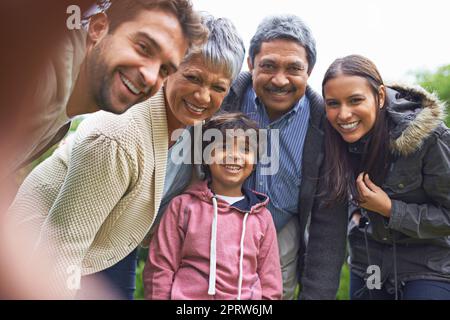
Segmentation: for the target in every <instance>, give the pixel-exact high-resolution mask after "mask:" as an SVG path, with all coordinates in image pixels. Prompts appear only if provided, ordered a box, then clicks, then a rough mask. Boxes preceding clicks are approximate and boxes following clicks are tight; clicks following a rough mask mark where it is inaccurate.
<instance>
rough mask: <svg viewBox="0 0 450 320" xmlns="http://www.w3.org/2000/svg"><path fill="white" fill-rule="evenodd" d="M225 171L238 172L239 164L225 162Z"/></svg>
mask: <svg viewBox="0 0 450 320" xmlns="http://www.w3.org/2000/svg"><path fill="white" fill-rule="evenodd" d="M223 167H225V169H226V170H227V171H229V172H230V173H238V172H240V171H241V170H242V167H241V166H240V165H234V164H225V165H223Z"/></svg>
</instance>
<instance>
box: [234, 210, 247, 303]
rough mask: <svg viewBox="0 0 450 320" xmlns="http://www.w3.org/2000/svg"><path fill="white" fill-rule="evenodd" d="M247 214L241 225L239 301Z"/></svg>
mask: <svg viewBox="0 0 450 320" xmlns="http://www.w3.org/2000/svg"><path fill="white" fill-rule="evenodd" d="M248 214H249V213H248V212H247V213H246V214H245V216H244V222H243V223H242V235H241V252H240V257H239V284H238V297H237V299H238V300H241V291H242V275H243V261H244V238H245V226H246V222H247V217H248Z"/></svg>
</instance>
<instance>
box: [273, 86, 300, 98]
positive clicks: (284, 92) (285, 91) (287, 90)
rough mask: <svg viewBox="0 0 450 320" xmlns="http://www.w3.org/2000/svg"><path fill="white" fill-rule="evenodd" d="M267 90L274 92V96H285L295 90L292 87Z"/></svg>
mask: <svg viewBox="0 0 450 320" xmlns="http://www.w3.org/2000/svg"><path fill="white" fill-rule="evenodd" d="M266 91H267V92H268V93H269V94H272V95H274V96H278V97H283V96H286V95H288V94H290V93H292V92H294V90H293V89H292V88H270V87H269V88H266Z"/></svg>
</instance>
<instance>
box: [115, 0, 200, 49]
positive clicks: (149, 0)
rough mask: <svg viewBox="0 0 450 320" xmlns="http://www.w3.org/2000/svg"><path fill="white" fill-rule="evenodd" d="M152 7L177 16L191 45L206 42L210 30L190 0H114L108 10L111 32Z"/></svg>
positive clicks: (196, 45) (194, 45) (195, 45)
mask: <svg viewBox="0 0 450 320" xmlns="http://www.w3.org/2000/svg"><path fill="white" fill-rule="evenodd" d="M152 9H161V10H164V11H167V12H169V13H172V14H173V15H175V17H177V19H178V21H179V23H180V25H181V28H182V30H183V34H184V36H185V37H186V38H187V39H188V43H189V47H198V46H201V45H203V44H204V43H205V42H206V40H207V38H208V30H207V29H206V28H205V26H204V25H203V24H202V22H201V17H200V15H199V14H198V13H197V12H195V11H194V10H193V7H192V3H191V1H190V0H112V1H111V5H110V7H109V8H108V9H107V11H106V14H107V16H108V19H109V32H110V33H112V32H114V30H115V29H116V28H117V27H118V26H119V25H120V24H122V23H123V22H126V21H130V20H132V19H133V18H134V17H136V15H137V14H138V13H139V12H140V11H141V10H152Z"/></svg>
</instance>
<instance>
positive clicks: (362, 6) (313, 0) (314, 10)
mask: <svg viewBox="0 0 450 320" xmlns="http://www.w3.org/2000/svg"><path fill="white" fill-rule="evenodd" d="M192 1H193V3H194V6H195V8H196V9H197V10H204V11H208V12H209V13H211V14H213V15H214V16H216V17H227V18H229V19H230V20H231V21H233V23H234V24H235V25H236V27H237V29H238V30H239V32H240V34H241V36H242V38H243V39H244V42H245V46H246V52H247V53H248V44H249V42H250V38H251V37H252V35H253V34H254V32H255V30H256V27H257V25H258V24H259V22H260V21H261V20H262V18H263V17H265V16H267V15H271V14H278V13H293V14H296V15H298V16H299V17H300V18H302V19H303V20H304V21H305V22H306V24H308V25H309V27H310V28H311V30H312V32H313V35H314V37H315V38H316V42H317V53H318V54H317V63H316V66H315V68H314V70H313V73H312V75H311V78H310V80H309V81H310V84H311V85H312V86H313V88H314V89H316V90H319V91H320V85H321V81H322V77H323V74H324V72H325V70H326V69H327V67H328V66H329V65H330V64H331V62H333V60H334V59H335V58H337V57H342V56H345V55H348V54H353V53H358V54H362V55H364V56H366V57H368V58H370V59H371V60H372V61H373V62H375V64H376V65H377V67H378V69H379V70H380V73H381V75H382V76H383V77H384V79H385V81H411V76H410V75H409V74H410V72H411V71H414V70H420V69H427V70H434V69H436V68H437V67H438V66H441V65H444V64H450V18H449V15H450V1H447V0H426V1H425V0H360V1H358V0H336V1H333V0H309V1H304V0H192ZM245 69H247V67H246V66H245ZM408 75H409V76H408Z"/></svg>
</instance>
